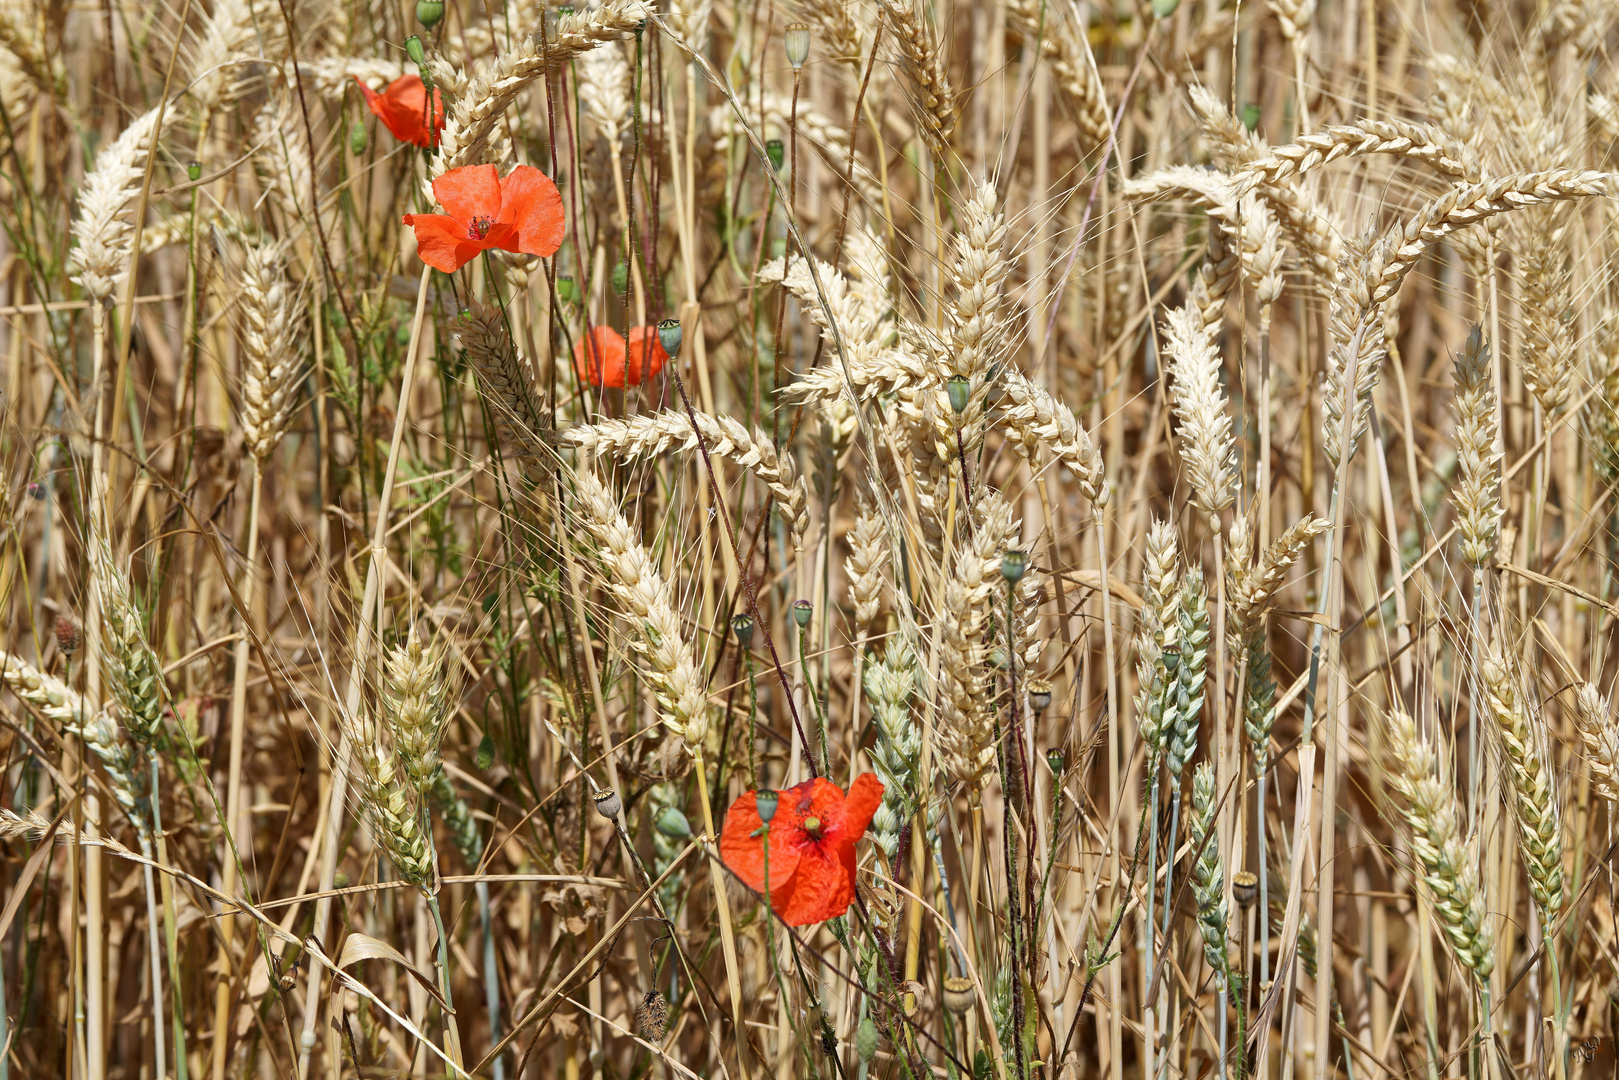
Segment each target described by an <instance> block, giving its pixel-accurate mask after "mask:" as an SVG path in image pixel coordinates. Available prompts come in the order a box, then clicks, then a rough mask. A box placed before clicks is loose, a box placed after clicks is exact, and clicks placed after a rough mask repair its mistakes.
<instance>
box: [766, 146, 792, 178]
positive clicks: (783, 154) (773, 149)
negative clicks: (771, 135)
mask: <svg viewBox="0 0 1619 1080" xmlns="http://www.w3.org/2000/svg"><path fill="white" fill-rule="evenodd" d="M765 157H767V158H769V159H770V167H771V168H772V169H775V170H776V171H777V172H781V165H782V162H784V161H786V160H787V145H786V144H785V143H783V142H782V141H781V140H780V139H766V140H765Z"/></svg>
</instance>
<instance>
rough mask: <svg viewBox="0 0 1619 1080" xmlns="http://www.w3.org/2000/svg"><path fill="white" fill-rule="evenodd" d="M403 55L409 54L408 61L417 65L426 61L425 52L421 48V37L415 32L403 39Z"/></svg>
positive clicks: (419, 65)
mask: <svg viewBox="0 0 1619 1080" xmlns="http://www.w3.org/2000/svg"><path fill="white" fill-rule="evenodd" d="M405 55H406V56H409V57H410V62H411V63H413V64H415V65H416V66H417V67H421V66H422V65H423V64H425V63H427V52H426V50H424V49H423V48H422V39H421V38H419V37H417V36H416V35H415V34H412V35H410V37H408V38H406V39H405ZM424 81H425V80H424Z"/></svg>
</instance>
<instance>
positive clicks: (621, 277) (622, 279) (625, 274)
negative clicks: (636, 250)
mask: <svg viewBox="0 0 1619 1080" xmlns="http://www.w3.org/2000/svg"><path fill="white" fill-rule="evenodd" d="M612 280H613V291H614V292H616V293H621V292H623V291H624V290H625V289H627V288H629V287H630V268H629V265H628V264H626V263H614V264H613V279H612Z"/></svg>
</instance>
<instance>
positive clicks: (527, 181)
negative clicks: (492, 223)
mask: <svg viewBox="0 0 1619 1080" xmlns="http://www.w3.org/2000/svg"><path fill="white" fill-rule="evenodd" d="M498 220H500V221H501V222H504V223H507V224H510V225H512V226H513V227H514V228H515V229H516V230H517V247H516V248H515V249H514V250H517V251H521V252H525V253H526V254H529V255H539V256H541V257H542V258H550V257H551V256H552V255H555V254H556V252H557V248H559V247H561V246H562V234H563V221H564V219H563V213H562V196H561V194H560V193H558V191H557V186H556V185H555V184H554V183H552V182H551V178H550V177H549V176H546V175H545V174H544V173H542V172H541V171H540V170H538V169H536V168H534V167H533V166H532V165H518V166H517V167H516V168H514V169H512V171H511V172H510V173H509V174H507V176H506V178H505V179H504V180H502V181H501V182H500V217H499V219H498Z"/></svg>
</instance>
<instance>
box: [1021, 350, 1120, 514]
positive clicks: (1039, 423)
mask: <svg viewBox="0 0 1619 1080" xmlns="http://www.w3.org/2000/svg"><path fill="white" fill-rule="evenodd" d="M997 382H998V384H999V386H1000V389H1001V390H1002V391H1003V392H1004V394H1005V399H1004V401H1003V402H1000V403H997V415H998V419H999V421H1000V422H1001V423H1002V424H1004V425H1005V427H1006V428H1007V429H1008V433H1009V434H1010V435H1013V436H1015V438H1014V439H1013V440H1012V445H1013V447H1014V448H1015V449H1016V450H1017V451H1018V452H1019V453H1020V454H1022V455H1023V456H1024V457H1026V458H1028V459H1029V461H1031V462H1033V461H1034V460H1035V455H1036V450H1037V449H1038V448H1041V447H1044V448H1045V450H1046V451H1047V452H1048V453H1050V454H1051V456H1052V457H1053V458H1055V459H1056V460H1058V461H1060V462H1061V463H1062V464H1063V465H1065V466H1066V467H1067V468H1068V471H1069V472H1071V473H1072V474H1073V476H1074V478H1075V479H1076V480H1077V481H1078V482H1079V490H1080V494H1082V495H1084V496H1085V498H1086V499H1088V500H1090V501H1091V502H1093V503H1095V504H1096V505H1098V506H1104V505H1106V504H1107V498H1108V494H1107V471H1106V468H1105V466H1104V464H1103V462H1102V455H1101V453H1100V452H1099V451H1098V450H1097V448H1096V443H1095V442H1094V441H1092V439H1091V437H1090V435H1089V434H1087V433H1086V431H1085V429H1084V428H1083V427H1081V426H1080V424H1079V421H1078V420H1077V419H1075V417H1074V413H1073V410H1071V409H1069V408H1068V406H1066V405H1064V404H1063V403H1062V402H1060V401H1058V400H1057V399H1056V398H1055V397H1053V396H1052V395H1051V394H1050V392H1048V391H1047V390H1046V388H1045V387H1044V386H1041V385H1040V384H1039V383H1036V382H1032V381H1030V380H1029V379H1027V378H1025V377H1024V376H1022V375H1020V374H1019V373H1017V372H1016V371H1011V370H1006V371H1003V372H1001V373H1000V375H999V377H998V380H997Z"/></svg>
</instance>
